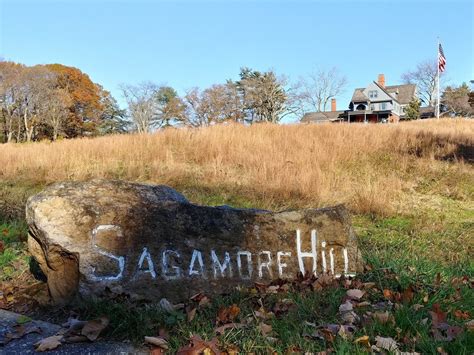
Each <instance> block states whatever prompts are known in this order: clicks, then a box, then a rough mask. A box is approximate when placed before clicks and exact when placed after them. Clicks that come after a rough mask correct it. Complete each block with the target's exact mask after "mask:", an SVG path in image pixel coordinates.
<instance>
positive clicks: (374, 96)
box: [369, 90, 377, 99]
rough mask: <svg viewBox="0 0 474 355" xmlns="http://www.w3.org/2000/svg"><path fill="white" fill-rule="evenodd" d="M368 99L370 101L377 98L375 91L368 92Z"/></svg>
mask: <svg viewBox="0 0 474 355" xmlns="http://www.w3.org/2000/svg"><path fill="white" fill-rule="evenodd" d="M369 97H370V98H371V99H376V98H377V90H370V91H369Z"/></svg>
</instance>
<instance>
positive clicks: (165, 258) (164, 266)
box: [161, 250, 181, 280]
mask: <svg viewBox="0 0 474 355" xmlns="http://www.w3.org/2000/svg"><path fill="white" fill-rule="evenodd" d="M170 254H174V255H175V256H176V257H177V258H180V257H181V255H179V253H178V252H177V251H174V250H165V251H164V252H163V255H162V256H163V257H162V259H161V267H162V270H163V276H164V278H165V279H167V280H176V279H179V278H180V277H181V268H180V267H179V266H171V269H173V270H174V274H172V275H169V271H170V266H169V260H168V259H169V255H170Z"/></svg>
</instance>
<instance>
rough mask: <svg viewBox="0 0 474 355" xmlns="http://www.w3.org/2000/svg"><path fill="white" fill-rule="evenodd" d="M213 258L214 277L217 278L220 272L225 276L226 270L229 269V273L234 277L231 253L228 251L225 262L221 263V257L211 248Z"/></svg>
mask: <svg viewBox="0 0 474 355" xmlns="http://www.w3.org/2000/svg"><path fill="white" fill-rule="evenodd" d="M211 259H212V266H213V269H214V278H215V279H217V273H218V272H220V276H221V277H224V272H225V270H229V271H228V274H229V277H232V264H231V263H230V255H229V253H228V252H225V254H224V262H223V263H222V264H221V262H220V261H219V258H218V257H217V255H216V252H215V251H214V250H211Z"/></svg>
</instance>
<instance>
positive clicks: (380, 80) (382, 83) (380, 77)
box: [377, 74, 385, 88]
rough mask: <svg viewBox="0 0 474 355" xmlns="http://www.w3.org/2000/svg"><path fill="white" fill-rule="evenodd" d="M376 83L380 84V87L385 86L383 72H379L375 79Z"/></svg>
mask: <svg viewBox="0 0 474 355" xmlns="http://www.w3.org/2000/svg"><path fill="white" fill-rule="evenodd" d="M377 82H378V84H379V85H380V86H381V87H383V88H384V87H385V75H383V74H379V79H378V80H377Z"/></svg>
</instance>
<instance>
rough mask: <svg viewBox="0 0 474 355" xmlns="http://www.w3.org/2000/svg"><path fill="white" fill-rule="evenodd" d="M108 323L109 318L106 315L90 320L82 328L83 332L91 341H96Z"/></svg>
mask: <svg viewBox="0 0 474 355" xmlns="http://www.w3.org/2000/svg"><path fill="white" fill-rule="evenodd" d="M108 325H109V319H108V318H106V317H101V318H98V319H94V320H90V321H88V322H87V323H86V324H85V325H84V327H83V328H82V331H81V334H82V335H84V336H86V337H87V339H89V340H90V341H94V340H96V339H97V338H98V337H99V335H100V333H101V332H102V331H103V330H104V329H105V328H106V327H107V326H108Z"/></svg>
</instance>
